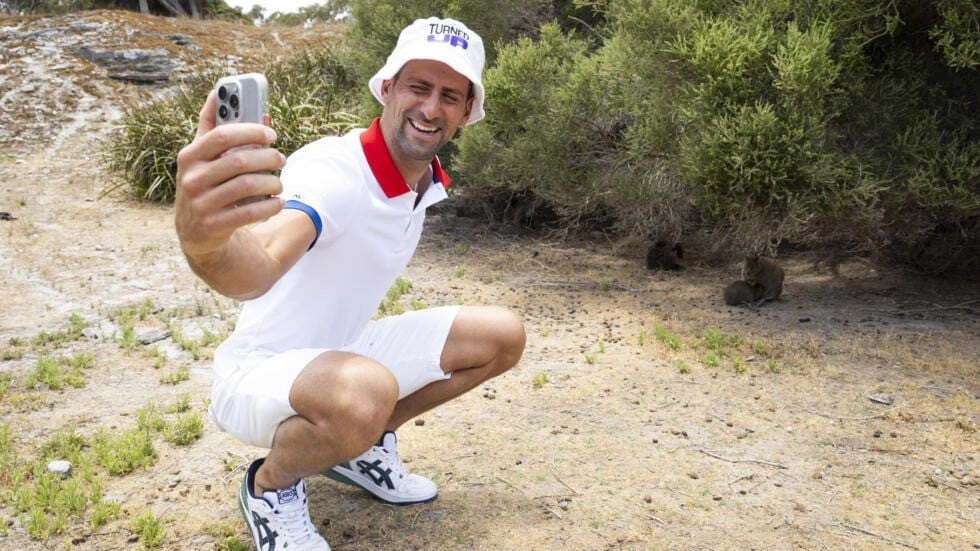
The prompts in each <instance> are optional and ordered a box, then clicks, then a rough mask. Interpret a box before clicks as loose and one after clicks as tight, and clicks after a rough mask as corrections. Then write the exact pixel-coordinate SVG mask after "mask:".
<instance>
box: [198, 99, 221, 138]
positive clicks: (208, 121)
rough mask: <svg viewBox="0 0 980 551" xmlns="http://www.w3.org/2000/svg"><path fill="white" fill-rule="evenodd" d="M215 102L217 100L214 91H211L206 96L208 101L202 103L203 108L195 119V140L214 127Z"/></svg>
mask: <svg viewBox="0 0 980 551" xmlns="http://www.w3.org/2000/svg"><path fill="white" fill-rule="evenodd" d="M215 101H217V100H215V93H214V90H211V92H210V93H209V94H208V99H207V100H205V101H204V107H202V108H201V113H200V114H199V115H198V117H197V136H196V138H200V137H201V136H203V135H205V134H207V133H208V132H210V131H211V129H212V128H214V125H215V117H214V110H215V105H216V104H215Z"/></svg>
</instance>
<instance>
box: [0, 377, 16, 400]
mask: <svg viewBox="0 0 980 551" xmlns="http://www.w3.org/2000/svg"><path fill="white" fill-rule="evenodd" d="M13 382H14V378H13V377H11V376H10V374H8V373H0V399H2V398H3V397H4V396H6V395H7V392H8V391H9V390H10V385H11V384H13Z"/></svg>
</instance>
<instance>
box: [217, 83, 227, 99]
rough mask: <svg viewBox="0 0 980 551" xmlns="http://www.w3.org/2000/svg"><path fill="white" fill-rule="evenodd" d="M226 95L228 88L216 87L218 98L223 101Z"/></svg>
mask: <svg viewBox="0 0 980 551" xmlns="http://www.w3.org/2000/svg"><path fill="white" fill-rule="evenodd" d="M227 97H228V89H227V88H225V87H224V86H222V87H220V88H218V99H220V100H221V101H225V98H227Z"/></svg>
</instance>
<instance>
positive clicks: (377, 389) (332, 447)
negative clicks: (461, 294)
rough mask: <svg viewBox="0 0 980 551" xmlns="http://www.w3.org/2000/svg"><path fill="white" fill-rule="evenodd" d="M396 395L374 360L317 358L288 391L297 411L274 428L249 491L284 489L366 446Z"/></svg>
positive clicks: (330, 355) (351, 356)
mask: <svg viewBox="0 0 980 551" xmlns="http://www.w3.org/2000/svg"><path fill="white" fill-rule="evenodd" d="M397 399H398V383H397V382H396V381H395V378H394V377H393V376H392V375H391V373H390V372H389V371H388V370H387V369H385V368H384V366H382V365H381V364H379V363H377V362H375V361H374V360H371V359H369V358H365V357H363V356H358V355H356V354H350V353H346V352H325V353H323V354H321V355H319V356H317V357H316V358H315V359H314V360H313V361H312V362H310V364H309V365H308V366H306V367H305V368H304V369H303V370H302V371H301V372H300V374H299V376H298V377H297V378H296V381H295V382H294V383H293V386H292V388H291V389H290V393H289V402H290V404H291V405H292V407H293V409H294V410H296V412H297V415H294V416H293V417H290V418H289V419H286V420H285V421H283V422H282V423H281V424H280V425H279V428H278V429H277V430H276V436H275V440H274V441H273V443H272V448H271V449H270V450H269V454H268V456H266V459H265V462H264V463H263V464H262V465H261V466H260V467H259V470H258V471H257V472H256V473H255V488H253V491H254V492H255V495H262V492H263V491H264V490H267V489H274V488H276V489H278V488H286V487H289V486H291V485H293V484H295V483H296V481H297V480H299V479H300V478H303V477H305V476H310V475H313V474H318V473H321V472H323V471H324V469H326V468H329V467H331V466H333V465H336V464H338V463H340V462H342V461H347V460H348V459H350V458H351V457H355V456H356V455H358V454H360V453H361V452H363V451H364V450H365V449H367V448H369V447H370V446H371V444H373V443H374V441H375V440H376V439H377V435H379V434H381V433H382V432H383V430H384V427H385V424H386V422H387V420H388V419H389V418H390V417H391V414H392V410H393V408H394V407H395V403H396V400H397Z"/></svg>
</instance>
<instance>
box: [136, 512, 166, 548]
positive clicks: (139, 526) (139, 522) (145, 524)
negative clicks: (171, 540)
mask: <svg viewBox="0 0 980 551" xmlns="http://www.w3.org/2000/svg"><path fill="white" fill-rule="evenodd" d="M130 529H131V530H132V531H133V532H134V533H136V535H137V536H139V540H140V546H141V547H142V548H143V549H159V548H160V547H162V546H163V542H164V541H166V539H167V531H166V530H165V529H164V527H163V521H162V520H160V519H159V518H157V516H156V515H154V514H153V511H151V510H149V509H146V510H144V511H143V512H142V513H140V514H139V515H138V516H136V518H134V519H133V521H132V522H131V523H130Z"/></svg>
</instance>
